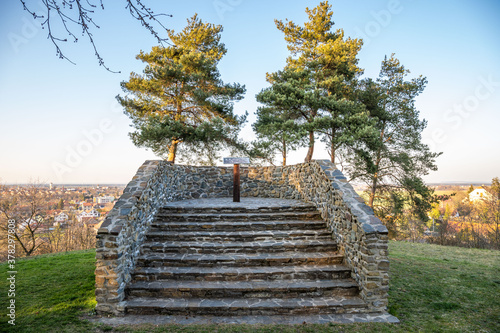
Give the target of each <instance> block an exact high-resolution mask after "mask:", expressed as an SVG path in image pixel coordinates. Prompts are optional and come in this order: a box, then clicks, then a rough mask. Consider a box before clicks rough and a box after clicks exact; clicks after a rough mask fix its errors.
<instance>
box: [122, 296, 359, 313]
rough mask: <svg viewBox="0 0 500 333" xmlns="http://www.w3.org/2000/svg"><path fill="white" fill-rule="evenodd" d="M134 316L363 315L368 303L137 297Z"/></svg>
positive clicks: (129, 304)
mask: <svg viewBox="0 0 500 333" xmlns="http://www.w3.org/2000/svg"><path fill="white" fill-rule="evenodd" d="M124 306H125V312H126V314H132V315H177V314H182V315H184V316H194V315H215V316H225V315H226V316H227V315H228V314H229V313H231V315H233V316H241V315H264V316H265V315H279V314H282V315H296V314H308V315H312V314H334V313H347V312H348V313H363V312H366V311H367V310H366V303H365V302H363V300H361V299H360V298H359V297H357V296H334V297H303V298H266V299H259V298H220V299H202V298H153V297H138V298H134V299H130V300H127V301H126V302H125V304H124Z"/></svg>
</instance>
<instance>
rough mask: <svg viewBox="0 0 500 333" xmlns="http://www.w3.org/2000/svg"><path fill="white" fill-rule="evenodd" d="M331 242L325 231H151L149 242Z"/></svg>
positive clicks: (329, 233) (328, 234)
mask: <svg viewBox="0 0 500 333" xmlns="http://www.w3.org/2000/svg"><path fill="white" fill-rule="evenodd" d="M314 239H316V240H319V239H321V240H331V239H332V236H331V232H328V231H327V230H325V229H323V230H262V231H261V230H257V231H151V232H149V233H148V234H147V241H149V242H165V241H184V242H186V241H190V242H191V241H196V242H211V241H212V242H229V241H233V242H235V241H238V242H248V241H265V240H314Z"/></svg>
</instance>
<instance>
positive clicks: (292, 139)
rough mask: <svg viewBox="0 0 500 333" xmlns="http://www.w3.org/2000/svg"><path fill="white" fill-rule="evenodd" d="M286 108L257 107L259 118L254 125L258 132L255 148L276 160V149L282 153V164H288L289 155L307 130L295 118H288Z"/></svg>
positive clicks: (267, 157) (268, 157)
mask: <svg viewBox="0 0 500 333" xmlns="http://www.w3.org/2000/svg"><path fill="white" fill-rule="evenodd" d="M287 115H288V112H287V111H286V110H276V109H273V108H268V107H259V108H258V109H257V120H256V121H255V123H254V124H253V125H252V127H253V130H254V131H255V133H257V142H255V143H254V145H255V148H256V149H257V150H258V151H259V152H260V154H258V155H261V158H266V159H267V160H269V161H271V163H272V162H273V160H274V157H273V154H274V152H276V151H279V152H280V153H281V161H282V162H281V164H282V165H286V164H287V155H288V153H289V152H290V151H292V150H295V149H296V148H297V147H298V146H300V145H301V143H302V141H304V140H303V137H304V135H306V134H307V133H305V131H304V130H303V128H302V127H301V126H299V125H298V124H296V123H295V121H294V120H293V119H289V118H287Z"/></svg>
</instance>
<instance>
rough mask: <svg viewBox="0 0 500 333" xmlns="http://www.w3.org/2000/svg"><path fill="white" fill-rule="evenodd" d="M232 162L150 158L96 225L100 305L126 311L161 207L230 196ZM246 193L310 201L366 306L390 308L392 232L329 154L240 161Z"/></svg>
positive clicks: (101, 308)
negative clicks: (288, 160) (276, 162)
mask: <svg viewBox="0 0 500 333" xmlns="http://www.w3.org/2000/svg"><path fill="white" fill-rule="evenodd" d="M232 177H233V175H232V167H197V166H185V165H171V164H169V163H167V162H165V161H146V162H145V163H144V164H143V165H142V166H141V167H140V168H139V170H138V172H137V174H136V175H135V176H134V178H133V179H132V181H131V182H130V183H129V184H128V185H127V187H126V189H125V191H124V193H123V195H122V196H121V197H120V199H119V200H118V201H117V203H116V204H115V206H114V208H113V210H112V211H111V212H110V213H109V215H108V216H107V217H106V220H105V221H104V223H103V224H102V226H101V228H100V229H99V230H98V234H97V238H98V242H97V254H96V258H97V264H96V300H97V307H96V311H97V312H98V313H100V314H114V315H123V312H124V306H123V305H124V304H123V300H124V297H125V292H124V290H125V286H126V284H127V283H129V282H130V280H131V275H130V273H131V272H132V271H133V269H134V264H135V259H136V258H137V256H138V255H139V249H140V247H141V244H142V243H143V241H144V236H145V233H146V231H147V230H148V228H149V226H150V224H151V222H152V221H153V219H154V216H155V214H156V212H157V211H158V209H159V208H160V207H162V206H163V205H165V204H166V203H167V202H172V201H179V200H187V199H196V198H212V197H229V196H231V195H232V187H233V178H232ZM241 196H242V197H273V198H283V199H299V200H304V201H308V202H312V203H314V204H315V205H316V207H317V208H318V210H319V211H320V212H321V215H322V217H323V219H325V221H326V222H327V224H328V228H329V230H330V231H331V232H332V235H333V238H334V239H335V240H336V241H337V242H338V246H339V249H340V250H341V252H342V253H344V260H345V264H346V265H348V266H349V267H351V269H352V277H353V278H354V279H355V280H356V282H358V284H359V286H360V296H361V297H362V299H363V300H364V301H365V302H366V303H367V304H368V312H383V311H386V308H387V298H388V293H387V292H388V287H389V275H388V272H389V261H388V256H387V255H388V253H387V247H388V232H387V229H386V227H385V226H384V225H383V224H382V223H381V222H380V220H379V219H378V218H377V217H375V216H374V214H373V211H372V209H371V208H370V207H368V206H367V205H366V204H365V203H364V201H363V199H362V198H360V197H359V196H358V195H357V193H356V192H355V191H354V189H353V188H352V186H351V185H350V184H349V183H348V182H347V180H346V178H345V177H344V175H343V174H342V173H341V172H340V171H339V170H338V169H336V168H335V166H334V165H333V164H332V163H331V162H329V161H326V160H318V161H312V162H310V163H303V164H297V165H291V166H284V167H281V166H269V167H242V168H241Z"/></svg>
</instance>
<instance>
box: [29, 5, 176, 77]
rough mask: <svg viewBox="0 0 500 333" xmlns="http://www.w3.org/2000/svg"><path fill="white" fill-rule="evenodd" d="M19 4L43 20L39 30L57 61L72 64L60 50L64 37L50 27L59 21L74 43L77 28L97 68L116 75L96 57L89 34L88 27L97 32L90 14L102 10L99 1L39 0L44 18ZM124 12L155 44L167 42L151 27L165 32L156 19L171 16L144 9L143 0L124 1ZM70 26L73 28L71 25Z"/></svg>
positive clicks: (92, 40) (34, 17)
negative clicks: (54, 49) (53, 50)
mask: <svg viewBox="0 0 500 333" xmlns="http://www.w3.org/2000/svg"><path fill="white" fill-rule="evenodd" d="M19 1H20V2H21V4H22V5H23V9H24V10H25V11H27V12H28V13H29V14H30V15H31V16H33V19H34V20H39V19H45V20H43V21H42V22H41V27H42V29H45V27H46V28H47V30H48V32H47V39H50V41H51V42H52V44H54V47H55V48H56V56H57V57H59V58H60V59H66V60H67V61H69V62H70V63H72V64H73V65H75V62H73V61H72V60H71V59H69V58H68V57H67V56H66V55H65V54H64V53H63V51H62V49H61V47H60V43H61V42H67V41H68V39H67V38H62V37H60V36H58V35H56V33H55V32H54V30H53V24H52V23H54V21H55V22H59V23H60V24H61V25H62V27H63V28H64V30H65V32H66V34H67V35H68V36H69V37H70V38H71V39H72V40H73V42H75V43H76V42H78V38H77V37H76V35H75V34H74V32H73V31H74V29H75V27H74V26H76V27H79V28H81V29H82V35H84V36H87V38H88V40H89V42H90V44H91V45H92V48H93V49H94V55H95V57H96V58H97V60H98V62H99V66H103V67H104V68H105V69H106V70H107V71H109V72H112V73H120V72H119V71H113V70H111V69H110V68H109V67H108V66H106V65H105V63H104V59H103V57H102V56H101V55H100V53H99V50H98V48H97V46H96V43H95V41H94V36H93V33H92V28H96V29H99V28H100V27H99V25H97V24H96V22H94V20H93V14H94V13H95V9H96V8H97V7H100V8H101V9H102V10H104V4H103V0H99V5H96V4H94V3H93V1H92V0H41V2H40V3H41V4H42V5H43V6H44V8H45V9H46V12H45V15H38V14H37V13H35V11H34V10H32V9H30V7H28V5H27V4H26V3H27V2H28V1H26V0H19ZM125 1H126V6H125V9H128V11H129V13H130V15H131V16H132V17H133V18H135V19H136V20H138V21H139V22H140V23H141V25H142V26H143V27H144V28H146V29H147V30H149V32H150V33H151V34H152V35H153V36H154V37H155V38H156V40H157V41H158V43H159V44H161V45H163V44H164V43H167V44H169V43H168V39H167V38H162V36H161V35H160V33H159V32H158V30H157V29H155V26H154V25H158V26H159V27H160V29H164V30H165V31H168V29H167V28H166V27H165V26H164V25H163V23H162V22H161V21H160V20H159V17H161V16H166V17H172V15H169V14H155V13H154V11H153V10H152V9H151V8H148V7H147V6H146V5H144V4H143V0H135V1H134V0H125ZM71 25H73V26H71Z"/></svg>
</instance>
